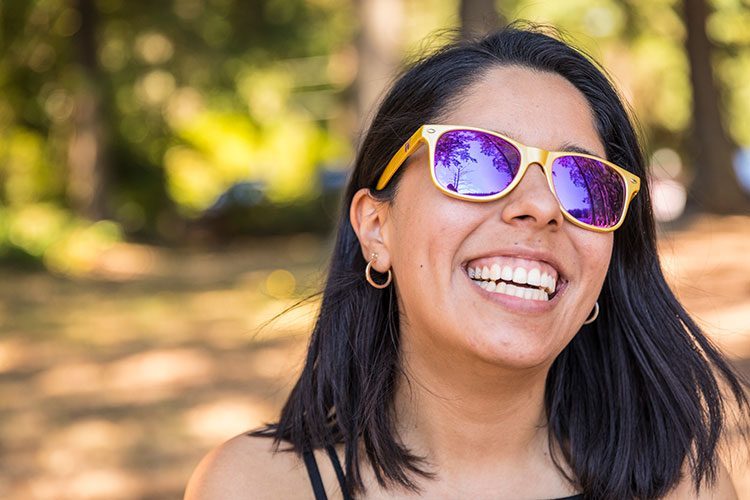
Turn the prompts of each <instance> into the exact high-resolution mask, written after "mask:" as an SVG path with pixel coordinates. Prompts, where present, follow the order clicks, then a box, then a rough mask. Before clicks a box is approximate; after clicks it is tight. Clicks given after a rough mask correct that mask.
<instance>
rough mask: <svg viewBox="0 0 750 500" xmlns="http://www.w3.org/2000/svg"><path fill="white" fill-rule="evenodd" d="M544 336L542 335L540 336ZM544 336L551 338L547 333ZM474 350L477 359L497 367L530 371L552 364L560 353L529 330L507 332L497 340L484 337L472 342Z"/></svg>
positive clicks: (555, 347)
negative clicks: (530, 369)
mask: <svg viewBox="0 0 750 500" xmlns="http://www.w3.org/2000/svg"><path fill="white" fill-rule="evenodd" d="M539 335H542V334H539ZM543 335H545V336H546V337H548V336H549V333H547V332H545V333H544V334H543ZM471 347H472V350H473V351H474V354H475V355H476V357H477V358H479V359H481V360H482V361H484V362H486V363H489V364H492V365H496V366H497V367H505V368H513V369H529V368H536V367H539V366H544V365H546V364H551V363H552V361H553V360H554V359H555V358H556V357H557V355H558V354H559V353H560V350H559V349H558V348H557V346H555V345H553V344H551V343H549V342H546V341H542V340H541V338H540V337H539V336H537V335H534V334H533V333H531V332H529V331H528V330H524V331H523V332H517V333H514V332H513V331H511V330H506V331H505V332H504V333H503V334H502V335H501V336H498V337H496V338H487V337H482V338H478V339H475V341H474V342H472V346H471Z"/></svg>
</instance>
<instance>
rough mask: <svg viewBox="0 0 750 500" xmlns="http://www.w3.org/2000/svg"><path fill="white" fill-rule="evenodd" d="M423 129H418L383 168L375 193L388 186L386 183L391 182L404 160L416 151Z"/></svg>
mask: <svg viewBox="0 0 750 500" xmlns="http://www.w3.org/2000/svg"><path fill="white" fill-rule="evenodd" d="M423 128H424V127H419V129H418V130H417V131H416V132H414V134H413V135H412V136H411V137H410V138H409V140H408V141H406V142H405V143H404V145H403V146H401V147H400V148H399V150H398V152H396V154H395V155H393V158H391V161H389V162H388V165H387V166H386V167H385V170H383V173H382V174H381V176H380V179H379V180H378V183H377V185H376V186H375V189H376V190H377V191H380V190H381V189H383V188H384V187H386V186H387V185H388V181H390V180H391V178H392V177H393V175H394V174H395V173H396V171H397V170H398V169H399V168H400V167H401V165H403V164H404V162H405V161H406V159H407V158H409V157H410V156H411V155H412V154H413V153H414V152H415V151H416V150H417V149H418V146H419V142H420V141H421V140H422V129H423Z"/></svg>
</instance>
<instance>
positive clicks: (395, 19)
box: [355, 0, 404, 142]
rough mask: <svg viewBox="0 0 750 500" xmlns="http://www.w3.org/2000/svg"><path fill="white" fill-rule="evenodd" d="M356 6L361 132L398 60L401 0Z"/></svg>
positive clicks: (362, 0) (366, 0)
mask: <svg viewBox="0 0 750 500" xmlns="http://www.w3.org/2000/svg"><path fill="white" fill-rule="evenodd" d="M356 6H357V10H358V16H359V21H360V27H361V28H360V32H359V35H358V36H357V40H356V45H357V55H358V57H357V78H356V82H355V91H356V97H355V100H356V108H357V121H358V122H359V127H358V130H359V131H364V129H365V127H366V126H367V125H368V124H369V122H370V120H371V119H372V116H373V115H374V112H375V106H376V104H377V103H378V101H379V99H380V98H381V97H382V93H383V91H384V89H385V88H386V87H387V86H388V84H389V83H390V82H391V81H392V80H393V77H394V75H395V72H396V70H397V69H398V67H399V64H400V62H401V48H402V28H403V22H402V19H403V17H404V7H403V2H402V0H356ZM355 142H356V141H355Z"/></svg>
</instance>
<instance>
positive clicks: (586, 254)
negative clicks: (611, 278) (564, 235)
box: [576, 230, 614, 289]
mask: <svg viewBox="0 0 750 500" xmlns="http://www.w3.org/2000/svg"><path fill="white" fill-rule="evenodd" d="M584 231H585V230H584ZM587 233H588V234H585V235H582V237H581V238H578V244H577V245H576V246H577V250H578V255H579V262H582V263H584V265H585V272H586V281H588V282H590V283H592V284H595V285H601V283H603V282H604V277H605V276H606V275H607V269H609V261H610V259H611V258H612V247H613V245H614V235H613V234H612V233H592V232H588V231H587ZM597 289H598V287H597Z"/></svg>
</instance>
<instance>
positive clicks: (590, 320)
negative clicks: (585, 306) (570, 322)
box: [583, 300, 599, 325]
mask: <svg viewBox="0 0 750 500" xmlns="http://www.w3.org/2000/svg"><path fill="white" fill-rule="evenodd" d="M598 317H599V301H598V300H597V301H596V303H595V304H594V312H593V313H591V316H589V318H588V319H587V320H586V321H584V322H583V324H584V325H588V324H590V323H593V322H594V320H596V318H598Z"/></svg>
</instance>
